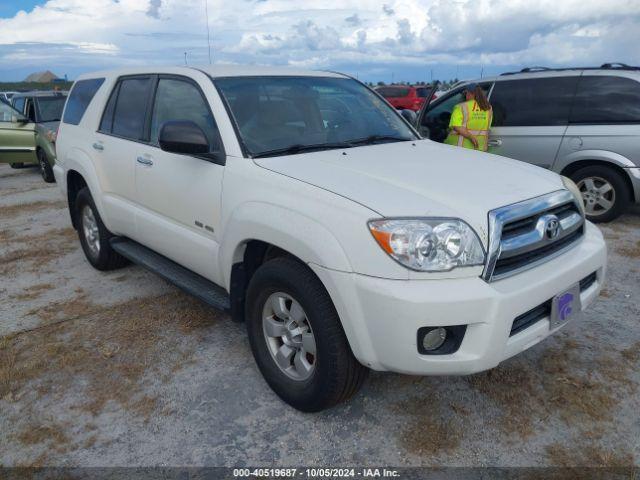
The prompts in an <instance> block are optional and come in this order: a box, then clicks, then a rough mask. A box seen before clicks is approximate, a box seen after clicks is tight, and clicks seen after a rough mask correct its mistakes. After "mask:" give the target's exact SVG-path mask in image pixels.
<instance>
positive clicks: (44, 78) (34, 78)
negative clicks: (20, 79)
mask: <svg viewBox="0 0 640 480" xmlns="http://www.w3.org/2000/svg"><path fill="white" fill-rule="evenodd" d="M57 78H58V76H57V75H56V74H55V73H53V72H52V71H51V70H45V71H44V72H36V73H32V74H31V75H29V76H28V77H27V78H25V79H24V81H25V82H29V83H50V82H53V81H54V80H55V79H57Z"/></svg>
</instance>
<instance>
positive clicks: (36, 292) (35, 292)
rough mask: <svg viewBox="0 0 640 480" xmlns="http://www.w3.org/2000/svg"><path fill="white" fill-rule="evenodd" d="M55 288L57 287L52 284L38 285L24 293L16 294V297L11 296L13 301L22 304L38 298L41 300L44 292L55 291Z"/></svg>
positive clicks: (32, 286)
mask: <svg viewBox="0 0 640 480" xmlns="http://www.w3.org/2000/svg"><path fill="white" fill-rule="evenodd" d="M54 288H55V286H54V285H53V284H51V283H38V284H36V285H31V286H30V287H27V288H26V289H25V291H24V292H23V293H16V294H15V295H11V299H12V300H18V301H21V302H23V301H26V300H35V299H36V298H39V297H40V296H41V295H42V294H43V293H44V292H47V291H49V290H53V289H54Z"/></svg>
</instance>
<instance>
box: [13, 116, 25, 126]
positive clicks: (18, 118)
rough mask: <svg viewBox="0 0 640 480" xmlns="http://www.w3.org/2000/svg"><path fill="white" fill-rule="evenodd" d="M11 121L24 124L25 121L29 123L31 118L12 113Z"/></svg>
mask: <svg viewBox="0 0 640 480" xmlns="http://www.w3.org/2000/svg"><path fill="white" fill-rule="evenodd" d="M11 123H20V124H22V125H24V124H25V123H29V119H28V118H27V117H25V116H23V115H12V116H11Z"/></svg>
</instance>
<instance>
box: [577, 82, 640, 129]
mask: <svg viewBox="0 0 640 480" xmlns="http://www.w3.org/2000/svg"><path fill="white" fill-rule="evenodd" d="M570 121H571V123H582V124H585V123H591V124H603V123H640V83H639V82H637V81H635V80H632V79H630V78H622V77H614V76H610V75H607V76H583V77H582V78H581V79H580V82H579V84H578V92H577V94H576V98H575V101H574V104H573V109H572V111H571V119H570Z"/></svg>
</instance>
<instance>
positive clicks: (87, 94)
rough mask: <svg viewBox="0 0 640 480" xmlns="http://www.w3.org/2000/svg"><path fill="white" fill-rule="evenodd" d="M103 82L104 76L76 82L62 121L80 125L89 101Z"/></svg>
mask: <svg viewBox="0 0 640 480" xmlns="http://www.w3.org/2000/svg"><path fill="white" fill-rule="evenodd" d="M103 83H104V78H91V79H88V80H80V81H78V82H76V83H75V84H74V85H73V89H72V90H71V94H70V95H69V99H68V101H67V108H66V110H65V111H64V117H63V119H62V121H63V122H64V123H69V124H71V125H79V124H80V121H81V120H82V116H83V115H84V112H85V111H86V110H87V107H89V103H91V100H93V97H94V95H95V94H96V92H97V91H98V89H99V88H100V87H101V86H102V84H103Z"/></svg>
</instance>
